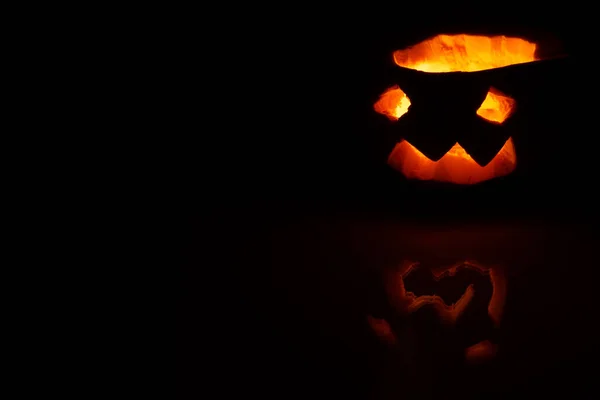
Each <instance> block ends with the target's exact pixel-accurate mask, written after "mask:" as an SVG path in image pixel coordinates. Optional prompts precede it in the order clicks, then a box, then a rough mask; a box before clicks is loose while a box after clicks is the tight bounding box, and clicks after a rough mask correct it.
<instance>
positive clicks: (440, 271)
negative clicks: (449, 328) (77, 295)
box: [386, 261, 506, 326]
mask: <svg viewBox="0 0 600 400" xmlns="http://www.w3.org/2000/svg"><path fill="white" fill-rule="evenodd" d="M418 266H419V263H417V262H405V263H404V264H402V265H401V266H400V267H399V268H398V269H396V270H395V271H392V272H391V276H390V277H389V279H386V291H387V295H388V298H389V299H390V301H391V303H392V304H393V305H394V307H395V308H396V309H397V311H398V312H399V313H400V314H403V315H407V314H411V313H413V312H415V311H417V310H418V309H420V308H421V307H423V306H427V305H429V306H432V307H433V308H434V309H435V310H436V311H437V313H438V315H439V316H440V319H441V320H442V321H443V322H446V323H449V324H454V323H455V322H456V320H457V319H458V317H460V316H461V315H462V314H463V312H464V311H465V309H466V308H467V306H468V305H469V303H470V302H471V300H472V299H473V296H474V293H475V289H474V285H473V283H471V284H469V285H468V286H467V287H466V289H465V290H464V291H463V292H462V293H458V296H459V297H458V299H457V300H456V301H455V302H453V303H451V304H447V303H446V301H445V300H444V298H442V296H440V294H439V293H430V294H425V295H417V294H415V293H414V292H412V291H408V290H406V287H405V280H406V279H407V278H408V277H409V276H410V277H411V278H412V277H415V279H418V277H417V276H416V275H418V274H416V273H415V271H417V269H418ZM464 270H468V271H475V272H477V273H478V274H480V275H482V276H487V277H489V279H490V283H491V285H492V295H491V297H490V301H489V303H488V308H487V310H488V315H489V317H490V318H491V319H492V321H493V322H494V324H495V325H496V326H498V325H499V324H500V319H501V317H502V311H503V308H504V301H505V297H506V280H505V278H504V275H503V274H502V273H501V270H500V269H498V268H494V267H486V266H483V265H481V264H479V263H476V262H473V261H462V262H459V263H456V264H453V265H450V266H446V267H441V268H435V269H431V270H430V273H431V275H432V277H433V280H432V281H433V283H434V285H433V286H435V287H436V290H437V288H438V287H439V285H435V283H436V282H439V281H441V280H445V279H448V278H452V277H455V276H456V274H457V273H459V272H460V271H464ZM428 272H429V271H428ZM421 278H422V274H421ZM454 289H456V287H455V288H454ZM444 297H447V296H444Z"/></svg>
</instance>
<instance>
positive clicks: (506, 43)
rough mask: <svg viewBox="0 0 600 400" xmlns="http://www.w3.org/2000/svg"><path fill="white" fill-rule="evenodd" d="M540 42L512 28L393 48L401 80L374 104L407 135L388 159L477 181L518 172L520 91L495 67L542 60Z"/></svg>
mask: <svg viewBox="0 0 600 400" xmlns="http://www.w3.org/2000/svg"><path fill="white" fill-rule="evenodd" d="M536 50H537V46H536V44H535V43H532V42H529V41H527V40H524V39H520V38H515V37H506V36H492V37H486V36H476V35H465V34H462V35H438V36H435V37H433V38H430V39H428V40H425V41H423V42H421V43H418V44H416V45H414V46H411V47H409V48H407V49H404V50H397V51H395V52H394V53H393V57H392V59H393V62H394V63H395V65H396V68H397V69H398V71H397V79H398V81H401V82H400V85H393V86H391V87H389V88H388V89H387V90H385V91H384V92H383V93H382V94H381V95H380V97H379V99H378V100H377V102H376V103H375V104H374V109H375V111H376V112H377V113H379V114H382V115H385V116H387V117H388V118H389V119H390V120H391V121H392V126H393V129H394V130H395V132H397V133H398V134H399V135H401V138H400V140H399V141H398V143H397V144H396V146H395V147H394V149H393V150H392V152H391V153H390V154H389V157H388V160H387V162H388V164H389V165H390V166H391V167H392V168H394V169H396V170H398V171H399V172H401V173H402V174H403V175H404V176H405V177H406V178H408V179H417V180H433V181H442V182H450V183H455V184H475V183H479V182H483V181H486V180H490V179H493V178H496V177H500V176H505V175H508V174H510V173H511V172H513V171H514V170H515V168H516V166H517V151H516V149H515V144H514V142H513V139H512V137H511V134H510V131H511V127H510V126H509V124H508V123H507V121H509V120H510V119H511V116H512V115H513V114H514V113H515V111H516V110H517V109H518V99H515V98H512V97H511V96H510V94H507V93H504V92H503V91H502V90H501V89H500V88H497V87H495V86H493V85H492V84H490V83H491V82H499V83H501V80H502V79H496V78H494V76H492V75H490V73H492V74H493V73H494V72H495V70H498V69H502V68H505V67H508V66H511V65H519V64H524V63H530V62H533V61H536V60H539V59H540V57H538V55H537V51H536Z"/></svg>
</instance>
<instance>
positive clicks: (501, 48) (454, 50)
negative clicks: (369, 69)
mask: <svg viewBox="0 0 600 400" xmlns="http://www.w3.org/2000/svg"><path fill="white" fill-rule="evenodd" d="M535 50H536V44H535V43H530V42H528V41H526V40H524V39H520V38H513V37H506V36H492V37H487V36H476V35H438V36H435V37H433V38H431V39H427V40H425V41H423V42H421V43H419V44H416V45H414V46H411V47H409V48H407V49H404V50H397V51H395V52H394V54H393V57H394V62H395V63H396V64H397V65H398V66H400V67H404V68H410V69H414V70H417V71H423V72H459V71H460V72H475V71H483V70H486V69H493V68H501V67H506V66H508V65H514V64H522V63H526V62H531V61H535V60H537V57H536V56H535Z"/></svg>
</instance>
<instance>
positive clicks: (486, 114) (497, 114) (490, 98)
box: [477, 87, 517, 124]
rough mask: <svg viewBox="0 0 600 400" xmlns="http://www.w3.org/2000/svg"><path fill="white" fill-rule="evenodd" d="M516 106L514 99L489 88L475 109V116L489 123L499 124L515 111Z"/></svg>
mask: <svg viewBox="0 0 600 400" xmlns="http://www.w3.org/2000/svg"><path fill="white" fill-rule="evenodd" d="M516 105H517V102H516V101H515V99H513V98H511V97H509V96H507V95H505V94H504V93H502V92H501V91H499V90H498V89H496V88H493V87H491V88H490V90H489V91H488V92H487V96H485V99H484V100H483V103H481V106H479V109H477V115H479V116H480V117H481V118H483V119H485V120H488V121H490V122H494V123H497V124H501V123H503V122H504V121H506V119H507V118H508V117H510V115H511V114H512V113H513V112H514V111H515V106H516Z"/></svg>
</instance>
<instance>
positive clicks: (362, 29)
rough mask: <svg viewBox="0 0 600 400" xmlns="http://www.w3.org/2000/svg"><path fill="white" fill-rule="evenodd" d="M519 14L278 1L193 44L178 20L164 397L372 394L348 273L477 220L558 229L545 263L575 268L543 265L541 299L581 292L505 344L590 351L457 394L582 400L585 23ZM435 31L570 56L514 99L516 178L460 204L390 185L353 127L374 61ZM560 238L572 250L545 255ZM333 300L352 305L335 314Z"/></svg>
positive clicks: (588, 170)
mask: <svg viewBox="0 0 600 400" xmlns="http://www.w3.org/2000/svg"><path fill="white" fill-rule="evenodd" d="M332 7H333V6H332ZM524 7H525V5H523V4H509V3H506V2H504V3H502V4H500V3H498V4H480V5H466V4H461V5H459V4H453V5H447V6H444V7H437V6H435V5H429V4H424V5H422V6H419V5H411V6H403V5H399V4H396V5H394V6H391V7H390V6H383V5H375V4H371V5H370V6H369V7H363V8H360V7H358V6H357V7H356V8H355V9H352V10H350V9H348V8H347V7H346V8H343V9H339V10H336V9H335V8H332V10H330V11H325V10H318V9H310V10H309V9H306V8H303V7H301V6H295V5H291V4H290V5H287V6H286V9H285V10H274V9H272V8H270V9H262V8H259V7H258V6H256V7H254V6H253V7H251V8H250V9H248V10H238V11H236V12H235V13H232V14H231V15H229V14H227V13H224V14H221V15H219V16H218V21H222V23H220V24H216V25H215V24H214V23H213V24H212V25H210V26H211V28H210V29H209V28H208V26H209V24H207V21H209V20H213V18H211V17H210V14H206V17H205V18H204V19H203V21H199V22H198V23H197V24H198V26H200V28H199V29H198V30H196V29H192V30H191V32H192V35H191V38H192V40H191V41H190V42H191V43H192V44H191V48H190V50H188V54H190V53H191V54H190V55H189V56H187V57H188V58H187V59H186V61H185V63H186V67H188V68H189V67H191V66H192V65H193V67H191V69H192V73H191V78H190V84H186V85H185V86H184V87H183V88H182V92H183V93H184V96H183V99H184V101H183V104H182V105H181V113H182V115H185V117H186V120H188V118H189V119H190V120H191V121H190V122H189V124H187V125H186V126H184V128H183V129H182V132H181V133H182V135H180V136H179V135H178V136H177V137H178V138H181V140H180V141H179V142H178V143H177V147H176V152H177V153H176V156H177V159H178V161H179V164H178V166H180V167H181V169H180V170H179V171H180V173H178V174H177V176H175V177H174V178H175V180H176V182H178V183H179V182H181V188H182V189H183V190H182V191H181V203H180V204H181V207H180V208H178V209H177V210H176V211H177V215H180V216H181V217H182V222H183V227H182V229H181V230H180V231H179V232H181V233H182V235H181V237H180V236H177V237H178V238H179V237H180V243H181V246H182V249H183V254H184V266H183V268H182V269H181V270H180V275H179V278H180V287H179V296H178V306H177V337H176V339H177V382H178V383H177V386H178V393H179V394H180V395H181V398H198V397H201V396H207V395H209V393H215V394H217V393H218V394H221V395H225V394H231V395H234V394H235V395H244V394H247V395H249V396H250V395H252V396H254V395H259V396H264V397H274V398H290V397H292V398H294V397H306V396H321V395H323V396H325V395H328V396H335V397H342V396H343V397H356V398H370V397H373V396H374V393H375V392H376V390H374V389H373V388H374V387H376V385H377V383H378V379H377V378H378V377H379V376H380V375H381V373H382V372H381V368H382V363H383V361H382V360H383V358H384V356H383V354H385V350H383V349H382V348H380V347H378V344H377V343H376V342H375V341H374V340H373V338H372V335H371V334H370V332H369V331H368V330H367V329H366V327H365V326H364V320H363V319H362V318H363V317H364V314H365V313H367V312H370V311H371V310H370V309H369V306H368V304H370V302H372V298H373V297H377V296H378V292H377V289H376V288H377V287H378V286H377V285H378V275H377V274H375V273H367V274H366V275H365V274H364V273H363V272H364V265H368V264H373V265H375V266H376V267H374V269H377V268H382V266H383V265H387V264H389V263H390V262H396V261H397V260H396V259H395V258H394V257H392V256H390V258H389V259H385V257H383V256H381V254H382V253H381V252H382V250H381V248H380V247H378V246H379V245H378V243H379V242H380V241H384V242H393V240H394V237H396V235H397V233H395V232H397V231H398V230H403V229H407V228H405V227H406V226H408V225H407V224H409V222H410V226H414V225H415V224H417V225H418V226H425V227H428V226H431V225H432V224H433V225H434V226H439V225H444V226H445V224H452V226H455V227H458V229H461V228H460V227H461V226H462V224H465V226H467V225H468V224H470V223H476V224H477V225H478V226H480V227H482V228H481V229H483V230H485V229H494V228H493V227H494V226H497V224H501V223H510V224H511V226H513V227H514V226H517V228H516V229H517V230H519V229H520V228H519V227H522V228H523V229H524V230H526V227H528V226H530V225H531V224H537V225H536V226H539V225H540V224H541V226H543V227H546V228H547V229H548V231H552V232H559V233H553V234H552V235H550V236H551V237H552V240H553V241H552V242H551V243H553V246H551V247H550V248H551V249H557V248H559V247H560V250H557V251H558V253H559V254H560V257H556V258H557V259H560V260H561V261H564V260H565V259H568V257H567V254H577V255H578V257H579V258H578V269H577V272H575V271H574V272H572V273H571V272H569V273H568V274H567V273H566V271H569V267H567V266H566V265H565V263H564V262H563V263H560V264H558V265H556V266H555V267H551V266H546V267H545V268H555V270H556V271H557V272H556V273H555V274H554V276H555V278H554V279H551V278H548V279H547V282H545V285H553V284H554V285H557V284H558V282H561V279H562V280H563V281H564V277H565V276H567V277H569V279H567V281H568V282H569V285H566V284H565V283H564V282H563V284H562V285H561V286H560V287H561V290H563V291H564V290H567V289H565V287H567V286H568V290H570V291H567V294H561V295H559V294H556V295H555V296H556V298H557V299H560V298H562V297H561V296H568V297H569V298H574V297H576V296H578V295H581V303H584V304H586V307H584V310H585V312H583V311H576V310H575V308H573V309H570V308H568V307H577V305H576V304H575V303H571V302H566V303H564V304H563V303H560V304H562V307H563V308H565V310H564V312H563V313H559V314H560V315H563V316H564V318H563V319H562V320H561V319H560V318H559V317H556V321H552V323H551V324H548V325H547V326H544V324H546V323H547V320H544V319H543V318H541V317H540V318H538V319H535V318H533V319H532V321H533V322H530V323H529V324H525V326H526V327H527V328H523V329H530V330H531V331H532V332H533V331H535V332H536V334H537V333H539V332H544V330H545V329H548V330H552V331H553V332H554V335H551V337H552V338H553V339H557V338H558V340H560V341H561V342H567V343H568V342H569V341H571V342H573V343H577V342H578V343H579V344H581V343H582V341H586V340H589V343H588V342H585V346H583V347H584V348H585V349H586V350H585V351H584V350H578V351H573V352H567V353H564V352H563V354H559V355H556V357H554V358H552V359H551V361H547V362H546V368H543V369H538V370H536V371H528V372H530V373H529V374H528V373H525V372H522V373H520V374H515V376H517V375H518V378H517V377H511V376H503V377H502V379H503V381H502V382H503V383H502V385H500V386H501V389H500V388H498V387H496V386H493V387H483V388H482V387H479V386H477V385H475V386H474V387H475V388H474V389H473V390H472V393H469V394H470V395H472V396H473V397H475V398H477V397H478V396H480V395H483V393H485V395H486V396H487V397H490V396H493V395H497V396H498V397H499V398H505V397H506V396H508V395H514V394H521V393H527V394H529V395H542V392H543V393H544V394H545V393H553V392H555V391H558V390H561V391H562V393H564V394H567V395H568V394H569V393H570V394H571V395H572V396H574V397H575V398H581V396H580V395H579V393H583V392H585V390H588V389H589V390H592V388H591V386H590V378H589V377H590V374H591V372H593V370H594V364H595V362H594V357H596V354H597V353H596V352H597V348H596V347H595V346H597V345H596V344H595V343H593V341H592V340H591V339H590V337H591V336H590V335H588V336H585V337H584V338H581V337H580V336H578V332H580V331H582V330H584V329H587V330H588V332H589V327H590V326H591V325H588V323H589V321H592V320H593V315H592V314H590V313H591V312H592V311H593V309H594V307H593V306H592V304H593V303H592V299H593V296H591V295H592V293H593V292H594V282H595V280H594V277H595V275H594V272H593V271H594V267H595V265H596V264H597V261H596V260H595V259H594V254H593V251H592V250H591V249H593V247H594V243H596V242H595V240H596V239H595V238H596V229H595V225H593V223H594V215H595V214H594V211H595V204H596V197H594V196H595V180H596V178H595V176H596V170H597V168H596V166H595V157H596V153H597V150H596V145H595V138H594V136H595V132H596V127H595V119H596V118H595V112H596V111H595V104H596V103H595V99H594V97H595V96H594V91H595V89H594V88H595V86H596V76H597V73H596V67H595V65H594V63H593V61H591V59H590V57H592V58H593V57H594V54H593V53H594V51H595V50H593V51H592V50H590V49H593V48H595V45H594V40H593V35H591V33H592V32H593V26H594V25H593V21H592V20H591V17H588V16H589V15H590V12H589V11H585V10H584V9H578V8H576V7H572V8H571V9H569V10H567V9H565V8H561V9H552V8H547V7H546V6H544V7H542V6H533V5H531V6H528V10H522V8H524ZM259 16H260V17H259ZM214 20H217V17H216V16H215V18H214ZM450 32H463V33H471V32H473V33H503V34H506V35H510V34H516V35H525V34H537V33H538V32H544V34H543V35H546V36H548V35H549V36H554V37H556V38H558V39H559V41H560V42H561V43H562V46H563V47H564V49H565V51H566V52H567V53H568V54H569V55H570V58H569V60H568V61H564V60H563V61H560V62H557V63H555V64H552V65H551V66H547V67H544V68H542V69H541V70H539V71H538V72H537V73H538V74H539V76H544V77H547V85H539V86H538V87H536V90H535V91H532V92H531V93H530V94H529V98H528V99H527V101H528V102H529V104H533V105H535V107H531V108H530V109H529V112H530V115H529V117H528V118H527V129H526V132H527V134H524V135H522V136H521V137H520V139H519V140H518V141H517V140H516V144H517V152H518V157H519V167H518V173H515V174H514V175H513V176H511V177H507V179H503V180H499V181H496V182H492V183H490V184H488V185H482V186H478V187H477V188H469V189H466V190H463V189H460V190H457V189H456V188H449V187H444V186H443V185H433V186H431V185H415V184H413V183H410V182H404V181H403V179H402V178H401V176H399V174H397V173H396V172H394V171H392V170H390V169H389V168H388V167H387V166H386V165H385V158H386V156H387V153H388V152H389V151H388V150H389V147H388V146H389V143H386V142H385V140H383V138H382V139H381V140H380V139H379V137H378V135H377V132H376V129H374V127H377V126H378V124H379V122H378V121H380V120H379V119H378V118H384V117H381V116H377V115H376V114H375V113H374V112H373V111H372V104H373V102H374V101H375V100H376V98H377V96H378V95H379V94H380V93H381V92H382V91H383V90H385V88H387V87H388V86H391V85H392V84H394V82H389V83H388V82H387V81H386V79H383V78H382V76H384V74H383V73H381V72H380V71H382V70H385V66H384V65H382V64H384V63H385V62H388V60H389V53H390V51H391V50H394V49H397V48H401V47H403V46H404V45H406V44H410V43H414V42H416V41H418V40H420V39H422V38H423V37H427V36H431V35H435V34H437V33H450ZM188 36H190V35H188ZM195 38H198V40H197V42H196V41H195ZM198 60H200V62H199V63H198ZM539 76H538V78H536V79H538V80H539V81H540V82H543V81H544V80H543V79H541V80H540V79H539ZM517 101H519V99H517ZM190 117H191V118H190ZM180 211H181V212H180ZM469 226H470V225H469ZM490 226H491V227H492V228H489V227H490ZM486 227H487V228H486ZM567 227H568V229H567ZM546 228H545V229H546ZM432 229H435V228H432ZM465 229H466V228H465ZM567 231H569V232H571V231H573V232H577V233H573V234H568V237H569V238H571V239H569V240H566V239H564V240H563V239H561V237H560V233H561V232H567ZM348 232H354V233H353V235H352V236H351V237H352V238H354V239H353V240H349V239H348ZM357 237H358V238H360V239H356V238H357ZM573 237H577V239H576V240H575V239H572V238H573ZM374 238H376V239H374ZM356 240H358V241H359V242H360V243H362V244H358V245H357V242H356ZM515 240H517V239H515ZM518 240H521V241H523V240H524V241H525V242H526V241H527V240H526V239H522V238H521V239H518ZM357 246H358V247H360V249H361V250H360V251H358V253H360V254H361V261H360V262H359V261H357V259H356V254H357V250H356V249H357ZM569 246H571V247H569ZM540 248H543V249H547V248H548V246H546V247H544V246H542V247H537V248H536V249H537V250H536V251H540V250H539V249H540ZM583 248H584V249H585V251H584V250H582V249H583ZM386 254H387V253H386ZM552 254H554V253H552V252H551V251H549V252H546V253H543V255H542V256H540V257H541V259H544V260H550V259H552V258H553V256H552ZM586 257H587V258H586ZM315 260H318V261H315ZM582 265H583V266H585V268H586V269H585V271H584V272H581V268H582V267H581V266H582ZM361 271H362V272H361ZM590 274H591V275H590ZM571 275H572V277H571ZM523 276H525V278H524V279H523V280H522V281H520V282H521V283H520V284H521V285H524V286H523V287H524V288H522V291H521V292H520V293H521V294H520V296H521V297H519V299H520V301H523V302H524V304H526V303H527V302H528V301H529V300H531V299H528V298H527V296H531V297H532V298H533V297H534V296H536V295H537V294H538V293H536V291H535V289H531V293H530V294H528V292H527V284H528V282H529V283H530V284H531V286H532V287H535V285H534V284H533V283H531V282H533V281H535V279H534V278H532V276H531V275H527V274H526V273H525V272H523ZM561 277H562V278H561ZM346 281H347V284H339V282H346ZM365 288H368V289H365ZM374 288H375V289H374ZM359 289H360V290H359ZM557 292H558V290H557V291H556V292H552V291H551V293H557ZM302 293H305V295H304V294H302ZM356 293H361V294H360V295H357V294H356ZM353 296H354V297H353ZM347 298H354V299H355V300H354V301H351V302H346V301H340V300H339V299H347ZM577 304H579V303H577ZM567 305H569V306H567ZM530 312H531V313H535V312H536V310H535V309H533V310H531V311H530ZM544 315H546V314H544ZM536 324H537V325H536ZM557 332H558V333H557ZM533 335H534V334H533V333H530V334H529V335H528V334H527V332H525V333H524V334H523V336H524V337H529V336H533ZM534 347H535V346H534ZM521 348H526V347H521ZM535 349H536V350H535V351H533V353H535V355H537V356H538V359H540V360H547V359H549V358H547V357H546V358H544V357H542V354H546V353H544V351H545V349H547V351H548V352H552V351H553V345H552V343H551V342H548V343H546V346H538V347H535ZM524 357H525V358H527V357H526V356H524ZM528 357H529V358H532V357H533V356H532V355H529V356H528ZM549 360H550V359H549ZM456 390H458V392H451V391H450V392H449V393H454V395H455V394H456V393H460V390H461V388H458V389H456ZM462 390H463V392H464V390H465V389H464V388H462ZM452 396H453V395H452V394H447V397H452ZM465 396H466V394H465ZM438 397H441V398H444V396H443V395H442V396H438Z"/></svg>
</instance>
